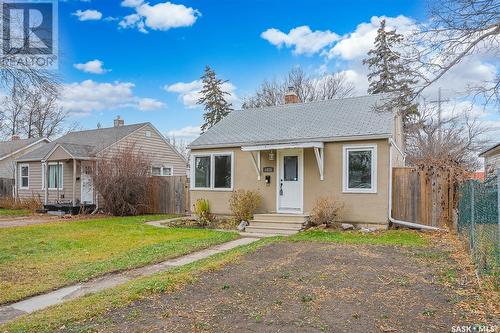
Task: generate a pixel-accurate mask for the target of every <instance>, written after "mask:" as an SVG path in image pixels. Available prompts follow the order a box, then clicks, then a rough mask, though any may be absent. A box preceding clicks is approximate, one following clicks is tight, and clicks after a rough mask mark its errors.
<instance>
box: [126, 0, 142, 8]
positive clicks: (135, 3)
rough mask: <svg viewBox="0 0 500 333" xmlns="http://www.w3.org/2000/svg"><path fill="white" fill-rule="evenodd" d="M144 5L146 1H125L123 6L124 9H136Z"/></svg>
mask: <svg viewBox="0 0 500 333" xmlns="http://www.w3.org/2000/svg"><path fill="white" fill-rule="evenodd" d="M143 3H144V0H123V1H122V3H121V5H122V7H132V8H135V7H137V6H140V5H142V4H143Z"/></svg>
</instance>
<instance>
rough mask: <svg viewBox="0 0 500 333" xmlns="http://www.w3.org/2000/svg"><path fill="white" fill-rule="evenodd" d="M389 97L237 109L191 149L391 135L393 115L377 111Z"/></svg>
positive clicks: (194, 142) (199, 139) (193, 143)
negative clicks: (377, 107) (378, 106)
mask: <svg viewBox="0 0 500 333" xmlns="http://www.w3.org/2000/svg"><path fill="white" fill-rule="evenodd" d="M386 97H387V95H384V94H379V95H368V96H361V97H351V98H343V99H334V100H327V101H318V102H311V103H299V104H286V105H280V106H273V107H265V108H258V109H247V110H242V111H234V112H231V113H230V114H229V115H228V116H227V117H226V118H224V119H223V120H222V121H220V122H219V123H218V124H216V125H215V126H213V127H212V128H210V129H209V130H208V131H207V132H206V133H204V134H202V135H201V136H200V137H198V138H197V139H196V140H194V141H193V142H192V143H191V144H190V148H204V147H217V146H240V145H259V144H270V143H273V144H277V143H291V142H293V143H295V142H305V141H313V140H316V141H329V140H330V141H332V140H335V138H346V137H361V136H390V135H391V134H392V132H393V124H394V116H393V114H392V113H390V112H379V111H376V106H377V105H381V104H382V103H383V99H384V98H386Z"/></svg>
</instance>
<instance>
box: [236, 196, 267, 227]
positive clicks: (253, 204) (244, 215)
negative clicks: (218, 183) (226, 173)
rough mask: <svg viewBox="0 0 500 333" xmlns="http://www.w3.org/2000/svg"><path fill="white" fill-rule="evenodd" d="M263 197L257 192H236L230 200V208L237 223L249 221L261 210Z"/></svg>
mask: <svg viewBox="0 0 500 333" xmlns="http://www.w3.org/2000/svg"><path fill="white" fill-rule="evenodd" d="M261 202H262V196H261V195H260V193H259V192H257V191H251V190H236V191H234V192H233V194H232V195H231V198H230V199H229V208H230V209H231V212H232V214H233V216H234V218H235V220H236V221H238V223H239V222H241V221H248V220H251V219H252V218H253V214H254V213H255V211H256V210H257V208H259V206H260V203H261Z"/></svg>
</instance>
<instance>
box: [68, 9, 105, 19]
mask: <svg viewBox="0 0 500 333" xmlns="http://www.w3.org/2000/svg"><path fill="white" fill-rule="evenodd" d="M72 15H74V16H76V17H78V20H80V21H98V20H100V19H101V18H102V13H101V12H100V11H98V10H94V9H87V10H80V9H78V10H77V11H76V12H74V13H73V14H72Z"/></svg>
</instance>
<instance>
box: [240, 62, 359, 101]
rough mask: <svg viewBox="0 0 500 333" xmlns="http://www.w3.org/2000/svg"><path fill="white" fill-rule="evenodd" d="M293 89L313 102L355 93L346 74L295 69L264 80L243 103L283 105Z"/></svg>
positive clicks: (300, 97) (303, 99)
mask: <svg viewBox="0 0 500 333" xmlns="http://www.w3.org/2000/svg"><path fill="white" fill-rule="evenodd" d="M289 88H291V89H292V90H293V91H294V92H295V93H296V94H297V96H298V97H299V99H300V100H301V101H302V102H312V101H320V100H327V99H333V98H343V97H348V96H351V95H352V93H353V91H354V85H353V84H352V83H351V82H349V81H348V80H347V78H346V76H345V74H344V73H326V74H323V75H320V76H311V75H308V74H307V73H306V72H304V71H303V70H302V69H301V68H294V69H292V70H290V71H289V72H288V74H287V75H286V76H285V77H284V78H283V79H282V80H280V81H278V80H276V79H275V80H273V81H269V80H264V81H263V82H262V83H261V85H260V87H259V88H258V89H257V91H256V92H255V93H254V94H253V95H252V96H249V97H246V98H245V99H244V102H243V108H244V109H248V108H258V107H265V106H275V105H281V104H284V102H285V94H286V93H287V92H288V90H289Z"/></svg>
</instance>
